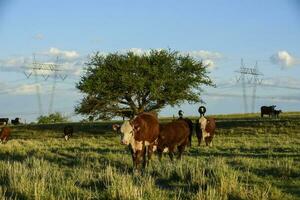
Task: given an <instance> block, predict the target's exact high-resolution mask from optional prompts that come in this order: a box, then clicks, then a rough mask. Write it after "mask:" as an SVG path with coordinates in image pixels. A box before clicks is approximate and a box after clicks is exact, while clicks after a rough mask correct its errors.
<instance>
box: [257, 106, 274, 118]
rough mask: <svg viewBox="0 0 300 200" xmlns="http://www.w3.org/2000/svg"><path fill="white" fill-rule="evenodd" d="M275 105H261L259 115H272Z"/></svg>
mask: <svg viewBox="0 0 300 200" xmlns="http://www.w3.org/2000/svg"><path fill="white" fill-rule="evenodd" d="M275 107H276V106H275V105H272V106H262V107H260V116H261V117H264V115H269V117H271V116H274V110H275Z"/></svg>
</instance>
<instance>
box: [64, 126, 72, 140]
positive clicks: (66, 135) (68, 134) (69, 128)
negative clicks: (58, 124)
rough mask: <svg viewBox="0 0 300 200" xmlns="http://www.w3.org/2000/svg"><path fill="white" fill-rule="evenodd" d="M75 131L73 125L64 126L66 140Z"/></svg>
mask: <svg viewBox="0 0 300 200" xmlns="http://www.w3.org/2000/svg"><path fill="white" fill-rule="evenodd" d="M73 132H74V129H73V126H71V125H67V126H65V127H64V135H65V140H66V141H67V140H68V139H69V138H70V137H71V136H72V135H73Z"/></svg>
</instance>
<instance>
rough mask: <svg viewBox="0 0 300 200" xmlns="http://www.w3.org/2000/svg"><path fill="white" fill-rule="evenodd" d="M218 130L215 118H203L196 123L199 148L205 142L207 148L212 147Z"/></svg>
mask: <svg viewBox="0 0 300 200" xmlns="http://www.w3.org/2000/svg"><path fill="white" fill-rule="evenodd" d="M215 129H216V121H215V119H214V118H211V117H209V118H206V117H204V116H201V117H200V119H199V120H197V122H196V134H197V138H198V146H200V144H201V141H202V140H203V141H204V142H205V144H206V146H208V145H209V146H210V147H211V146H212V140H213V138H214V134H215Z"/></svg>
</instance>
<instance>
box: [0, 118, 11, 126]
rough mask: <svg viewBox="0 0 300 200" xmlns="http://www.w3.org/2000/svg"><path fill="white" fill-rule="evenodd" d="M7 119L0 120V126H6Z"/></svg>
mask: <svg viewBox="0 0 300 200" xmlns="http://www.w3.org/2000/svg"><path fill="white" fill-rule="evenodd" d="M8 121H9V119H8V118H0V125H6V124H8Z"/></svg>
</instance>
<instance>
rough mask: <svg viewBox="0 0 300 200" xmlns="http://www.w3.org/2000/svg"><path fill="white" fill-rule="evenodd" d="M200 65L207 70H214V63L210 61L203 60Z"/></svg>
mask: <svg viewBox="0 0 300 200" xmlns="http://www.w3.org/2000/svg"><path fill="white" fill-rule="evenodd" d="M202 63H203V64H204V66H206V67H207V68H209V69H215V67H216V65H215V62H214V61H213V60H211V59H206V60H203V61H202Z"/></svg>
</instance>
